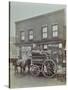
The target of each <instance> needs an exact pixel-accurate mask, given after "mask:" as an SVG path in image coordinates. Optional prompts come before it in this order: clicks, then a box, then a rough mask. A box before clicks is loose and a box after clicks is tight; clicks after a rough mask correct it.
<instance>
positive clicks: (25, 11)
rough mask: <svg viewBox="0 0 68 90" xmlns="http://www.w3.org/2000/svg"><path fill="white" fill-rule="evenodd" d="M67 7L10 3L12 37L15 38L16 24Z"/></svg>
mask: <svg viewBox="0 0 68 90" xmlns="http://www.w3.org/2000/svg"><path fill="white" fill-rule="evenodd" d="M64 8H65V5H56V4H39V3H23V2H11V3H10V37H15V31H16V29H15V22H16V21H20V20H24V19H27V18H31V17H34V16H38V15H43V14H47V13H50V12H53V11H56V10H60V9H64Z"/></svg>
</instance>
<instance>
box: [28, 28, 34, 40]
mask: <svg viewBox="0 0 68 90" xmlns="http://www.w3.org/2000/svg"><path fill="white" fill-rule="evenodd" d="M30 31H32V32H33V29H29V30H28V40H29V41H32V40H34V32H33V34H30ZM30 35H32V36H33V39H30Z"/></svg>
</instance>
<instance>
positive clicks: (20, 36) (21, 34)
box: [20, 31, 25, 41]
mask: <svg viewBox="0 0 68 90" xmlns="http://www.w3.org/2000/svg"><path fill="white" fill-rule="evenodd" d="M23 32H24V39H22V33H23ZM20 40H21V41H25V31H20Z"/></svg>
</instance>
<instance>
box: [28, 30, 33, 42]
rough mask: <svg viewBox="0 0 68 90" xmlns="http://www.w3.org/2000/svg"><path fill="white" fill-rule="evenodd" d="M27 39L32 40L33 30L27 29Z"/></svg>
mask: <svg viewBox="0 0 68 90" xmlns="http://www.w3.org/2000/svg"><path fill="white" fill-rule="evenodd" d="M29 40H33V30H29Z"/></svg>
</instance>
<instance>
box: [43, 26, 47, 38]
mask: <svg viewBox="0 0 68 90" xmlns="http://www.w3.org/2000/svg"><path fill="white" fill-rule="evenodd" d="M42 37H43V39H46V38H47V26H44V27H42Z"/></svg>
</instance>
